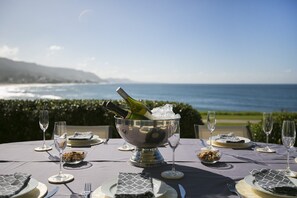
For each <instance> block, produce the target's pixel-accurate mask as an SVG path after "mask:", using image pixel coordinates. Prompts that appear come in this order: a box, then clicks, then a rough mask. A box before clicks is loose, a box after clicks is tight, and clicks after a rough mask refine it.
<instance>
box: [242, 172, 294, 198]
mask: <svg viewBox="0 0 297 198" xmlns="http://www.w3.org/2000/svg"><path fill="white" fill-rule="evenodd" d="M289 179H290V180H291V181H292V182H293V183H294V184H295V185H297V179H294V178H289ZM244 181H245V182H246V183H247V184H249V185H250V186H251V187H252V188H253V189H256V190H258V191H261V192H263V193H266V194H269V195H274V196H278V197H285V198H296V197H295V196H290V195H283V194H276V193H272V192H269V191H267V190H265V189H263V188H262V187H261V186H259V185H258V183H257V182H256V181H255V177H254V176H252V175H248V176H246V177H245V178H244Z"/></svg>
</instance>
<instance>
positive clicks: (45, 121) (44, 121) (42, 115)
mask: <svg viewBox="0 0 297 198" xmlns="http://www.w3.org/2000/svg"><path fill="white" fill-rule="evenodd" d="M48 125H49V116H48V111H47V110H41V111H40V112H39V127H40V129H41V130H42V132H43V145H42V146H41V147H37V148H35V150H36V151H48V150H51V149H52V147H50V146H47V145H46V144H45V131H46V129H47V128H48Z"/></svg>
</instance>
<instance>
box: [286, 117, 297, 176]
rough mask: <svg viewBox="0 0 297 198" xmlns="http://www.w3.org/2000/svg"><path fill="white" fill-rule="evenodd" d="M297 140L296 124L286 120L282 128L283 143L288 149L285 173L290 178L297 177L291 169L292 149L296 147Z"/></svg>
mask: <svg viewBox="0 0 297 198" xmlns="http://www.w3.org/2000/svg"><path fill="white" fill-rule="evenodd" d="M295 139H296V128H295V122H294V121H290V120H284V121H283V126H282V143H283V145H284V146H285V148H286V149H287V168H286V169H285V170H283V171H284V173H285V175H287V176H289V177H296V176H297V174H296V173H295V172H294V171H292V170H291V169H290V149H291V148H292V147H293V146H294V144H295Z"/></svg>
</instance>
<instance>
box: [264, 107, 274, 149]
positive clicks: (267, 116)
mask: <svg viewBox="0 0 297 198" xmlns="http://www.w3.org/2000/svg"><path fill="white" fill-rule="evenodd" d="M262 129H263V131H264V133H265V134H266V147H265V148H264V149H263V151H264V152H269V153H273V152H275V150H273V149H271V148H269V146H268V138H269V135H270V133H271V131H272V129H273V119H272V113H267V112H264V113H263V122H262Z"/></svg>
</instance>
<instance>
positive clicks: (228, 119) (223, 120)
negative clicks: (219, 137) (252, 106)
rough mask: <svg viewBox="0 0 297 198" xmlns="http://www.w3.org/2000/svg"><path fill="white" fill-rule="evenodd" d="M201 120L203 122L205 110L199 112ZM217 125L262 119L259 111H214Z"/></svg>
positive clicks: (237, 123)
mask: <svg viewBox="0 0 297 198" xmlns="http://www.w3.org/2000/svg"><path fill="white" fill-rule="evenodd" d="M200 114H201V116H202V120H203V122H204V123H205V122H206V118H207V112H200ZM216 118H217V123H218V125H242V124H247V123H248V122H251V123H258V122H259V121H261V119H262V113H261V112H216Z"/></svg>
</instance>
